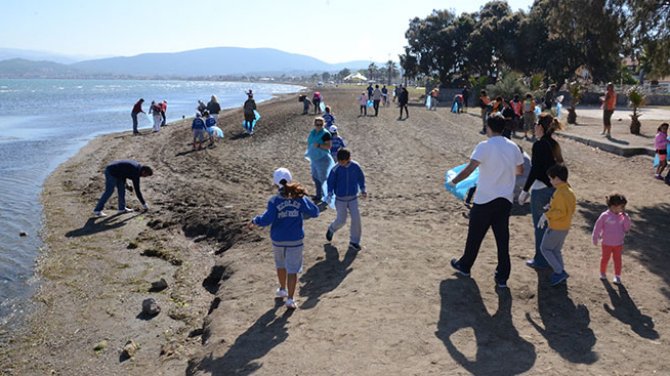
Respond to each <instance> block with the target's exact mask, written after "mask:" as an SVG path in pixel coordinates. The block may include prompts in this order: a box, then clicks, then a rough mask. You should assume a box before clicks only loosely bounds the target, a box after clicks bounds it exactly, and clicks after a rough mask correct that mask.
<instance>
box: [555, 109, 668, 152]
mask: <svg viewBox="0 0 670 376" xmlns="http://www.w3.org/2000/svg"><path fill="white" fill-rule="evenodd" d="M640 112H641V113H642V118H641V119H640V120H641V122H642V130H641V134H640V135H633V134H631V133H630V129H629V126H630V116H629V115H630V114H632V113H633V111H632V110H630V109H621V110H617V111H615V112H614V116H612V137H605V136H602V135H601V134H600V132H602V129H603V127H602V110H601V109H600V108H597V107H578V108H577V123H578V124H577V125H575V124H567V121H566V117H567V111H562V113H561V122H562V123H563V124H565V125H566V129H565V130H563V131H561V132H557V134H558V135H559V136H561V137H565V138H569V139H573V140H575V141H578V142H582V143H584V144H587V145H589V146H593V147H597V148H599V149H602V150H604V151H607V152H610V153H614V154H618V155H622V156H625V157H630V156H632V155H639V154H646V155H649V156H652V157H653V156H654V153H655V151H654V137H655V136H656V128H657V127H658V126H659V125H660V124H661V123H663V122H670V108H668V107H652V108H644V109H642V110H641V111H640Z"/></svg>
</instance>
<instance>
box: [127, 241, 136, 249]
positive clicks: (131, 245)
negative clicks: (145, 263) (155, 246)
mask: <svg viewBox="0 0 670 376" xmlns="http://www.w3.org/2000/svg"><path fill="white" fill-rule="evenodd" d="M126 248H127V249H135V248H137V242H130V243H128V246H127V247H126Z"/></svg>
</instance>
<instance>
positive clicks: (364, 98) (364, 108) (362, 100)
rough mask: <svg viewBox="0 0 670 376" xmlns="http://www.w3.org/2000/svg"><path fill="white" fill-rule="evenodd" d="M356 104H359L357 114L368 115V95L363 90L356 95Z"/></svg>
mask: <svg viewBox="0 0 670 376" xmlns="http://www.w3.org/2000/svg"><path fill="white" fill-rule="evenodd" d="M358 104H359V105H360V106H361V107H360V109H361V110H360V113H359V114H358V116H368V95H367V94H365V92H362V93H361V95H359V96H358Z"/></svg>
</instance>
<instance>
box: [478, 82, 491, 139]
mask: <svg viewBox="0 0 670 376" xmlns="http://www.w3.org/2000/svg"><path fill="white" fill-rule="evenodd" d="M490 103H491V98H489V95H488V94H487V93H486V90H482V91H480V92H479V108H481V110H482V131H481V132H480V133H482V134H486V119H488V116H489V112H490V109H491V108H490V107H489V104H490Z"/></svg>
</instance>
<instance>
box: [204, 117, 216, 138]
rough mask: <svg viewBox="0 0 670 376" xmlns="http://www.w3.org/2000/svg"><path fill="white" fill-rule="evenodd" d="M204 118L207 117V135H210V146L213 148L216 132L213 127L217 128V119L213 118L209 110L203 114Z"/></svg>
mask: <svg viewBox="0 0 670 376" xmlns="http://www.w3.org/2000/svg"><path fill="white" fill-rule="evenodd" d="M202 116H204V117H205V129H206V130H207V134H209V146H213V145H214V138H215V137H216V132H214V129H212V127H214V126H216V119H215V118H214V117H213V116H211V115H210V114H209V111H207V110H205V111H204V112H203V114H202Z"/></svg>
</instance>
